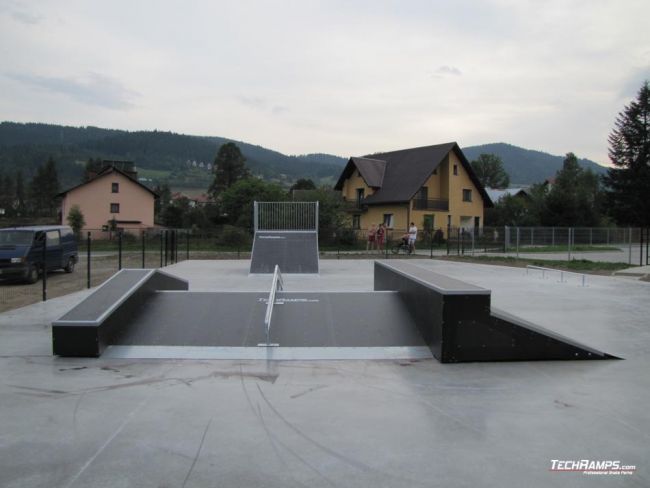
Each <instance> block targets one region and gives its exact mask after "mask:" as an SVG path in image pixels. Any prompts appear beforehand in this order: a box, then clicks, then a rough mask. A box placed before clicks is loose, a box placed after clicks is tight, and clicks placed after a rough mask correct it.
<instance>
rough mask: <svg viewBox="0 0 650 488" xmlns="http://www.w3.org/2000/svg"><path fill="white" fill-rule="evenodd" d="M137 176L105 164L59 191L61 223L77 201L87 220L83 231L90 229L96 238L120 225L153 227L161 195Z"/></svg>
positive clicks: (130, 229) (135, 229)
mask: <svg viewBox="0 0 650 488" xmlns="http://www.w3.org/2000/svg"><path fill="white" fill-rule="evenodd" d="M136 178H137V174H136V173H135V172H134V171H130V172H129V171H123V170H121V169H118V168H116V167H115V165H113V164H110V165H107V166H105V167H104V168H103V169H102V170H101V171H99V172H98V173H97V174H95V175H94V176H93V177H92V178H91V179H90V180H89V181H86V182H85V183H82V184H80V185H77V186H75V187H73V188H70V189H69V190H66V191H64V192H62V193H60V194H59V196H60V197H62V201H61V223H62V224H67V218H68V214H69V213H70V209H72V207H73V206H75V205H77V206H79V209H80V210H81V213H82V214H83V216H84V220H85V222H86V225H85V226H84V228H83V229H82V231H83V232H84V233H85V232H91V234H92V237H93V238H100V239H103V238H106V237H108V236H109V235H110V231H112V230H117V229H123V230H125V231H126V232H138V231H140V230H142V229H146V228H149V227H153V226H154V201H155V199H156V198H158V195H157V194H156V193H155V192H154V191H153V190H151V189H149V188H147V187H146V186H145V185H143V184H142V183H140V182H139V181H138V180H137V179H136ZM111 226H114V227H115V228H113V229H111Z"/></svg>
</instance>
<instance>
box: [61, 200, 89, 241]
mask: <svg viewBox="0 0 650 488" xmlns="http://www.w3.org/2000/svg"><path fill="white" fill-rule="evenodd" d="M66 220H67V221H68V225H69V226H70V227H72V232H74V234H75V235H76V236H77V238H79V236H80V235H81V229H83V228H84V226H85V225H86V219H85V218H84V214H83V213H82V212H81V209H80V208H79V205H73V206H72V208H71V209H70V212H68V217H67V219H66Z"/></svg>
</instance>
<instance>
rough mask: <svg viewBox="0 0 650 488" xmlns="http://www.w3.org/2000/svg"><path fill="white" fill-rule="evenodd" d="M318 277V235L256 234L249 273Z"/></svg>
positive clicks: (296, 232)
mask: <svg viewBox="0 0 650 488" xmlns="http://www.w3.org/2000/svg"><path fill="white" fill-rule="evenodd" d="M276 265H277V266H280V269H282V272H283V273H284V274H289V273H305V274H318V233H317V232H310V231H281V232H270V231H257V232H256V233H255V239H254V241H253V252H252V255H251V267H250V272H251V273H252V274H258V273H259V274H266V273H273V270H274V268H275V266H276Z"/></svg>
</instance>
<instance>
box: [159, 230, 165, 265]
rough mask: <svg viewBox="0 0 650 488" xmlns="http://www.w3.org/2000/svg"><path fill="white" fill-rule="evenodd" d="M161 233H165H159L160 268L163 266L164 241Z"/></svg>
mask: <svg viewBox="0 0 650 488" xmlns="http://www.w3.org/2000/svg"><path fill="white" fill-rule="evenodd" d="M163 232H165V231H164V230H161V231H160V267H161V268H162V265H163V239H164V237H163Z"/></svg>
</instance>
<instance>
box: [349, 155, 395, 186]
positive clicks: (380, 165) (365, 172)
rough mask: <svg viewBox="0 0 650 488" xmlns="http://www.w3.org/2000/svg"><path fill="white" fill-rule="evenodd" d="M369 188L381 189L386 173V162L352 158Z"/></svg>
mask: <svg viewBox="0 0 650 488" xmlns="http://www.w3.org/2000/svg"><path fill="white" fill-rule="evenodd" d="M350 159H351V160H352V162H353V163H354V165H355V166H356V167H357V169H358V170H359V173H361V177H362V178H363V179H364V181H365V182H366V184H367V185H368V186H371V187H373V188H381V186H382V183H383V181H384V173H385V172H386V161H381V160H379V159H370V158H350Z"/></svg>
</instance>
